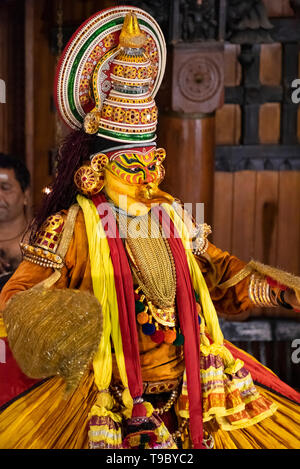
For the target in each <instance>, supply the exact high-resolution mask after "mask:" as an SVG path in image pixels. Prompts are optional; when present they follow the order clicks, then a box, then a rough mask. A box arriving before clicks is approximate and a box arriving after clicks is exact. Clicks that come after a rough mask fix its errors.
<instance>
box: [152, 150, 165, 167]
mask: <svg viewBox="0 0 300 469" xmlns="http://www.w3.org/2000/svg"><path fill="white" fill-rule="evenodd" d="M155 156H156V165H157V166H160V165H161V164H162V162H163V161H164V159H165V158H166V150H165V149H164V148H158V149H157V150H155Z"/></svg>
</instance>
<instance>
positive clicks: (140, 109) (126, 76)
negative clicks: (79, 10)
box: [55, 6, 166, 146]
mask: <svg viewBox="0 0 300 469" xmlns="http://www.w3.org/2000/svg"><path fill="white" fill-rule="evenodd" d="M165 61H166V46H165V41H164V37H163V34H162V31H161V29H160V28H159V26H158V24H157V23H156V21H155V20H154V19H153V18H152V17H151V16H150V15H149V14H148V13H146V12H145V11H143V10H140V9H138V8H134V7H129V6H120V7H114V8H108V9H106V10H103V11H101V12H98V13H96V14H95V15H94V16H92V17H91V18H90V19H88V20H87V21H86V22H85V23H84V24H83V25H82V26H81V27H80V28H79V29H78V30H77V31H76V32H75V34H74V35H73V36H72V38H71V39H70V41H69V43H68V44H67V46H66V48H65V51H64V53H63V55H62V57H61V59H60V62H59V65H58V69H57V75H56V80H55V100H56V106H57V109H58V110H59V112H60V115H61V117H62V119H63V120H64V122H65V123H66V124H67V125H68V126H69V127H71V128H72V129H80V128H82V127H83V126H84V129H85V131H86V132H87V133H92V134H96V135H98V136H101V137H104V138H106V139H109V140H114V141H117V142H122V143H127V144H128V143H132V142H133V143H137V142H140V143H142V144H143V143H146V142H152V141H154V140H155V137H156V136H155V130H156V123H157V108H156V105H155V102H154V97H155V95H156V93H157V91H158V89H159V86H160V84H161V81H162V78H163V75H164V71H165ZM110 146H112V145H111V144H110Z"/></svg>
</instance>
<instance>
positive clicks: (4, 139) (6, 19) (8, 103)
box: [0, 0, 24, 159]
mask: <svg viewBox="0 0 300 469" xmlns="http://www.w3.org/2000/svg"><path fill="white" fill-rule="evenodd" d="M23 12H24V5H23V1H19V2H17V0H12V1H10V2H7V1H4V2H0V78H1V79H2V80H4V82H5V90H6V93H5V94H6V99H5V103H1V104H0V152H3V153H7V154H14V155H16V156H17V157H19V158H21V159H22V158H24V86H23V85H24V19H23Z"/></svg>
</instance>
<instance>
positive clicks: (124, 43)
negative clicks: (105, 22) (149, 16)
mask: <svg viewBox="0 0 300 469" xmlns="http://www.w3.org/2000/svg"><path fill="white" fill-rule="evenodd" d="M145 43H146V35H145V34H144V33H143V32H142V31H141V29H140V26H139V23H138V19H137V17H136V14H135V13H133V12H132V11H131V12H129V13H127V15H126V16H125V19H124V24H123V27H122V31H121V34H120V39H119V45H120V47H130V48H137V49H140V48H141V47H143V46H144V45H145Z"/></svg>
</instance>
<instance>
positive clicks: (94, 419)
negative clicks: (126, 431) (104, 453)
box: [88, 390, 122, 449]
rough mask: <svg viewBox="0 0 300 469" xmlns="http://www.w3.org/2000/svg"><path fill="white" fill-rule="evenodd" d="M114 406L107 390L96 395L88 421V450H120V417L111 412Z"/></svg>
mask: <svg viewBox="0 0 300 469" xmlns="http://www.w3.org/2000/svg"><path fill="white" fill-rule="evenodd" d="M114 405H115V401H114V399H113V397H112V395H111V394H110V392H109V391H108V390H105V391H102V392H100V393H99V394H98V397H97V400H96V403H95V404H94V406H93V407H92V409H91V412H90V415H89V421H88V436H89V447H90V449H122V415H121V414H120V413H117V412H113V407H114Z"/></svg>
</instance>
